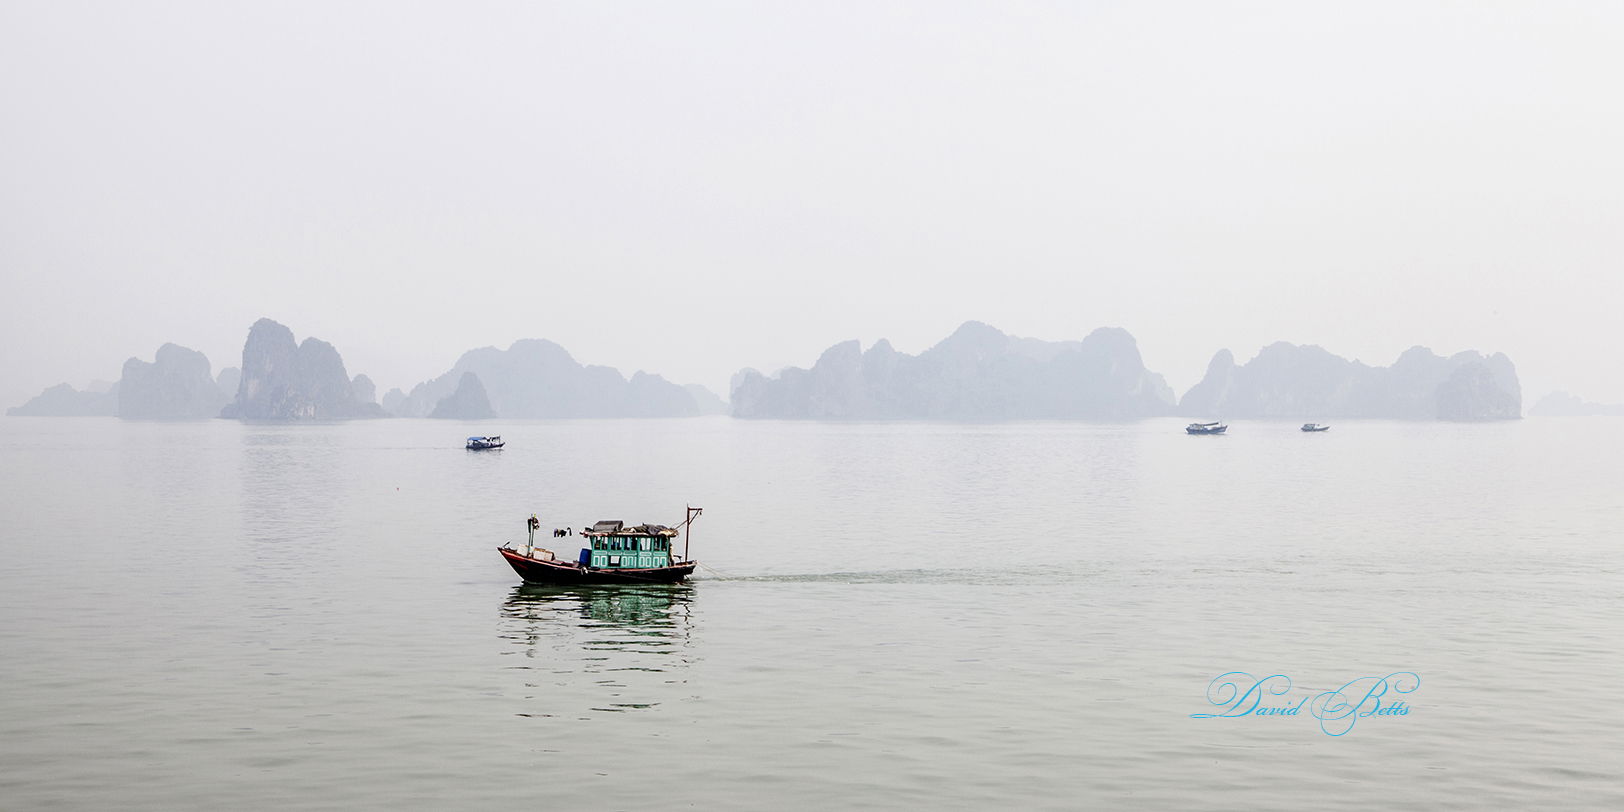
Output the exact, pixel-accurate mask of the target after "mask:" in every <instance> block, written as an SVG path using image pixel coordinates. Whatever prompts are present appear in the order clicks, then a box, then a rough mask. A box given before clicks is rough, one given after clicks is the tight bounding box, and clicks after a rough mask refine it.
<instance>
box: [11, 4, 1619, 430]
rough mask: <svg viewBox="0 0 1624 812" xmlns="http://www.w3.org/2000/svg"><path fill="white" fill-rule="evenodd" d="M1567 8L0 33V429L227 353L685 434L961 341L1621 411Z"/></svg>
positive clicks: (1586, 48)
mask: <svg viewBox="0 0 1624 812" xmlns="http://www.w3.org/2000/svg"><path fill="white" fill-rule="evenodd" d="M1621 18H1624V9H1621V8H1620V7H1618V6H1616V5H1613V4H1603V3H1573V4H1562V5H1560V6H1550V5H1533V4H1514V3H1473V4H1437V3H1421V4H1417V3H1361V4H1350V5H1346V6H1340V7H1324V6H1312V5H1303V4H1290V3H1275V4H1268V3H1257V4H1224V5H1213V4H1202V3H1163V4H1111V3H1091V4H1042V3H1034V4H1020V5H1002V6H998V7H990V6H985V5H975V4H950V3H890V4H873V3H863V4H841V3H835V4H817V5H815V6H807V5H804V4H761V3H684V4H674V5H649V6H637V7H628V6H622V5H605V4H593V3H577V4H548V5H544V6H536V5H532V4H518V3H481V4H474V5H464V6H459V7H457V8H456V9H455V10H452V9H451V8H449V7H433V6H426V5H421V4H405V5H402V4H381V3H347V4H326V3H320V4H318V3H294V4H276V5H268V6H261V7H247V8H244V7H235V6H233V7H227V6H221V5H219V4H212V3H201V2H196V3H172V4H163V5H145V4H115V5H107V4H88V3H50V4H7V5H5V6H4V7H0V102H3V104H0V142H3V143H4V144H5V148H4V149H3V150H0V342H3V344H4V346H5V347H6V352H5V353H4V360H3V361H0V399H3V401H4V404H3V405H14V404H17V403H20V402H22V401H23V400H24V399H26V398H27V397H30V396H32V395H33V394H36V393H38V392H39V391H40V390H41V389H43V388H44V387H46V386H49V385H52V384H55V383H58V382H61V381H68V382H70V383H74V384H75V385H83V384H85V383H87V382H88V381H90V380H92V379H97V378H100V379H105V380H113V379H116V378H117V376H118V370H119V366H120V364H122V362H123V360H124V359H125V358H127V357H129V356H132V355H137V356H140V357H143V358H150V357H151V354H152V352H153V351H154V350H155V349H156V348H157V347H158V346H159V345H160V344H162V343H164V342H166V341H173V342H176V343H179V344H183V345H186V346H188V347H192V348H195V349H198V350H201V351H203V352H204V353H205V354H207V355H208V357H209V359H210V361H211V362H213V364H214V366H215V368H216V369H218V368H220V367H222V366H226V365H234V364H236V363H237V361H238V357H239V354H240V352H241V348H242V342H243V338H244V335H245V333H246V330H247V327H248V325H249V324H251V323H252V322H253V321H254V320H255V319H257V318H259V317H261V316H269V317H271V318H275V319H277V320H278V321H281V322H282V323H284V324H287V325H289V326H290V327H292V328H293V329H294V331H295V332H296V333H297V334H298V335H299V336H301V337H302V336H305V335H314V336H318V337H320V338H323V339H325V340H327V341H330V342H332V343H333V344H334V345H335V346H336V347H338V348H339V350H340V351H341V352H342V353H343V354H344V359H345V361H346V364H347V366H348V368H349V369H350V371H351V372H352V373H355V372H362V373H366V374H367V375H369V376H370V377H371V378H372V379H373V380H375V381H376V382H377V384H378V386H379V391H380V392H382V391H384V390H387V389H389V388H391V387H397V386H398V387H402V388H409V387H410V386H411V385H412V384H414V383H417V382H420V381H423V380H426V379H428V378H430V377H433V376H435V375H438V374H441V373H443V372H444V371H445V370H446V369H448V368H449V367H450V366H451V364H452V362H454V361H455V360H456V358H457V356H458V355H459V354H460V353H461V352H463V351H464V350H466V349H469V348H473V347H477V346H484V345H497V346H502V347H505V346H507V345H508V344H510V343H511V342H512V341H513V340H515V339H518V338H524V337H543V338H549V339H552V340H554V341H557V342H559V343H560V344H562V345H564V346H565V347H567V348H568V349H569V350H570V351H571V352H572V353H573V354H574V355H575V357H576V358H577V359H578V360H581V361H583V362H586V363H598V364H607V365H611V366H616V367H618V368H620V369H621V371H622V372H624V373H627V374H630V373H631V372H632V371H634V370H637V369H645V370H649V371H653V372H658V373H660V374H662V375H664V376H666V377H667V378H669V379H672V380H675V381H680V382H685V383H688V382H694V383H703V384H705V385H707V386H709V387H711V388H712V389H714V390H716V391H718V392H722V393H725V391H726V389H727V381H728V378H729V376H730V375H732V373H734V372H735V371H736V370H738V369H739V368H741V367H745V366H749V367H755V368H758V369H762V370H764V371H771V370H774V369H777V368H779V367H782V366H784V365H788V364H796V365H802V366H805V365H808V364H810V363H811V362H812V361H813V360H815V359H816V357H817V354H818V353H820V352H821V351H822V350H823V349H824V348H826V347H828V346H829V345H831V344H833V343H835V342H837V341H840V340H844V339H849V338H859V339H862V340H863V341H864V343H865V345H866V344H868V343H869V342H872V341H874V340H876V339H879V338H881V337H887V338H889V339H891V341H892V343H893V344H894V345H895V346H896V347H897V349H898V350H900V351H903V352H910V353H916V352H919V351H920V350H922V349H924V348H926V347H928V346H930V345H931V344H934V343H935V342H936V341H938V340H940V339H941V338H942V337H944V336H946V335H948V334H949V333H950V332H951V331H952V330H953V329H954V328H955V327H956V326H958V325H959V324H960V323H962V322H964V321H965V320H967V319H978V320H981V321H985V322H987V323H989V324H991V325H994V326H996V327H998V328H1000V329H1002V330H1005V331H1007V332H1010V333H1012V334H1015V335H1022V336H1032V337H1037V338H1043V339H1049V340H1059V339H1079V338H1082V337H1083V336H1084V335H1086V334H1087V333H1088V332H1089V331H1090V330H1092V329H1094V328H1096V327H1100V326H1119V327H1123V328H1126V329H1127V330H1129V331H1130V332H1131V333H1132V334H1133V335H1134V336H1135V337H1136V338H1137V339H1138V341H1139V346H1140V349H1141V351H1142V352H1143V354H1144V357H1145V362H1146V365H1147V366H1148V367H1149V368H1150V369H1152V370H1155V371H1157V372H1160V373H1162V374H1164V375H1165V376H1166V377H1167V380H1168V382H1169V383H1170V384H1171V385H1172V386H1173V387H1174V388H1175V389H1176V390H1178V391H1179V392H1180V393H1181V394H1182V393H1183V392H1184V391H1185V390H1186V389H1188V388H1189V387H1190V386H1191V385H1193V384H1194V383H1195V382H1196V381H1197V380H1199V378H1200V376H1201V373H1202V371H1203V370H1204V369H1205V367H1206V364H1207V361H1208V360H1209V359H1210V358H1211V356H1212V354H1213V353H1214V352H1215V351H1217V350H1218V349H1220V348H1229V349H1231V350H1233V351H1234V352H1235V354H1236V356H1237V358H1238V359H1240V360H1242V361H1244V360H1245V359H1247V358H1249V357H1251V356H1252V355H1253V354H1255V353H1256V351H1257V350H1258V348H1260V347H1262V346H1264V345H1266V344H1268V343H1270V342H1273V341H1277V340H1288V341H1293V342H1299V343H1316V344H1320V345H1322V346H1324V347H1326V348H1327V349H1328V350H1330V351H1332V352H1335V353H1338V354H1341V355H1344V356H1348V357H1357V358H1359V359H1361V360H1363V361H1365V362H1367V363H1370V364H1381V365H1385V364H1389V363H1391V362H1392V361H1393V360H1394V359H1395V358H1396V357H1397V356H1398V355H1399V353H1401V352H1402V351H1403V350H1405V349H1406V348H1408V347H1410V346H1411V345H1414V344H1422V345H1426V346H1429V347H1431V348H1432V349H1434V350H1436V351H1438V352H1439V353H1442V354H1445V355H1447V354H1450V353H1454V352H1457V351H1459V350H1463V349H1476V350H1481V351H1484V352H1490V353H1492V352H1505V353H1506V354H1507V355H1509V356H1510V357H1511V358H1512V360H1513V361H1514V362H1515V363H1516V364H1517V368H1518V372H1519V374H1520V376H1521V378H1522V381H1523V388H1524V393H1525V396H1526V400H1527V402H1529V403H1532V402H1533V401H1534V400H1536V399H1537V398H1539V397H1540V396H1541V395H1543V394H1544V393H1546V392H1548V391H1550V390H1552V389H1567V390H1570V391H1573V392H1575V393H1576V394H1579V395H1582V396H1584V397H1586V398H1589V399H1593V400H1600V401H1612V402H1624V372H1621V371H1620V367H1619V366H1618V365H1617V364H1616V363H1614V361H1615V345H1616V339H1617V335H1618V330H1617V326H1616V316H1615V313H1614V311H1615V309H1616V306H1617V305H1616V303H1617V302H1619V301H1621V300H1624V275H1620V274H1618V273H1617V272H1616V258H1617V257H1618V256H1619V255H1620V248H1621V247H1624V246H1621V244H1620V243H1621V240H1624V237H1621V236H1620V235H1621V234H1624V230H1620V229H1619V228H1618V224H1619V222H1620V219H1621V218H1620V215H1621V214H1624V198H1621V197H1620V195H1619V194H1618V192H1617V190H1618V189H1620V188H1624V154H1621V153H1620V152H1619V151H1618V150H1617V149H1616V144H1618V143H1620V141H1621V140H1624V100H1621V97H1620V95H1619V94H1618V93H1617V92H1616V87H1615V85H1616V77H1618V76H1620V75H1624V48H1620V47H1619V45H1620V43H1619V42H1618V39H1619V37H1618V34H1617V32H1618V31H1620V30H1624V19H1621Z"/></svg>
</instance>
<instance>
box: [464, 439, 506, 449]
mask: <svg viewBox="0 0 1624 812" xmlns="http://www.w3.org/2000/svg"><path fill="white" fill-rule="evenodd" d="M505 445H507V443H504V442H502V438H501V437H469V438H468V450H469V451H484V450H486V449H491V448H501V447H502V446H505Z"/></svg>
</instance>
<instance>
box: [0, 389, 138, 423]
mask: <svg viewBox="0 0 1624 812" xmlns="http://www.w3.org/2000/svg"><path fill="white" fill-rule="evenodd" d="M116 414H118V384H113V386H112V388H111V389H109V390H107V391H105V392H96V391H84V392H81V391H79V390H77V389H74V388H73V387H72V386H69V385H68V384H65V383H59V384H57V385H56V386H53V387H51V388H49V389H46V390H45V391H44V392H41V393H39V394H38V395H35V396H34V397H33V398H30V399H29V401H28V402H27V403H24V404H22V405H21V406H13V407H11V408H9V409H7V410H6V415H7V416H8V417H112V416H113V415H116Z"/></svg>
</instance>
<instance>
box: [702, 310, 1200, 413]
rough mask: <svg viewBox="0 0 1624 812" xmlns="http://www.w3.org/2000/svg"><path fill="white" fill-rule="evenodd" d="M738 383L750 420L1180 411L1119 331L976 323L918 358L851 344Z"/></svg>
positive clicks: (741, 407)
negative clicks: (1046, 336)
mask: <svg viewBox="0 0 1624 812" xmlns="http://www.w3.org/2000/svg"><path fill="white" fill-rule="evenodd" d="M734 381H735V385H734V389H733V392H732V398H731V402H732V409H733V415H734V416H735V417H748V418H758V417H764V418H809V419H837V420H871V419H882V420H883V419H906V418H913V419H920V418H923V419H930V418H940V419H952V420H1009V419H1023V418H1051V419H1055V418H1059V419H1094V420H1131V419H1135V418H1140V417H1150V416H1154V415H1163V414H1168V413H1170V412H1171V411H1172V409H1173V404H1174V398H1173V392H1172V390H1171V389H1169V388H1168V386H1167V383H1166V382H1165V381H1163V380H1162V377H1161V376H1160V375H1157V374H1155V373H1153V372H1150V371H1149V370H1147V369H1145V366H1144V363H1143V361H1142V359H1141V358H1140V355H1139V348H1138V345H1137V343H1136V342H1135V341H1134V339H1133V336H1131V335H1129V334H1128V332H1127V331H1125V330H1121V329H1116V328H1101V329H1098V330H1095V331H1094V332H1092V333H1090V334H1089V335H1088V337H1087V338H1084V339H1083V340H1082V341H1039V340H1037V339H1031V338H1017V337H1014V336H1010V335H1006V334H1004V333H1003V332H1001V331H999V330H997V329H994V328H992V327H989V326H987V325H985V324H982V323H981V322H975V321H972V322H966V323H965V324H964V325H963V326H961V327H959V329H958V330H957V331H955V332H954V333H953V334H952V335H951V336H948V337H947V338H946V339H944V340H943V341H942V342H941V343H939V344H937V345H936V346H934V347H931V348H930V349H928V350H926V351H924V352H922V353H920V354H919V355H917V356H914V355H908V354H906V353H901V352H898V351H897V350H896V349H894V348H893V347H892V346H891V344H890V342H888V341H885V340H883V339H882V340H880V341H878V342H876V343H875V344H874V345H873V346H871V347H869V348H868V350H866V351H865V350H863V349H862V347H861V345H859V344H858V342H856V341H847V342H843V343H841V344H836V345H835V346H833V347H830V348H829V349H828V350H826V351H825V352H824V353H823V355H822V356H821V357H819V358H818V360H817V363H815V364H813V365H812V368H811V369H800V368H794V367H791V368H789V369H785V370H783V371H781V372H779V373H778V374H777V375H776V376H773V377H768V376H765V375H762V374H761V373H759V372H756V371H755V370H743V371H741V372H740V373H739V374H738V375H736V376H735V377H734Z"/></svg>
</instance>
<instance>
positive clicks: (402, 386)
mask: <svg viewBox="0 0 1624 812" xmlns="http://www.w3.org/2000/svg"><path fill="white" fill-rule="evenodd" d="M263 318H264V319H269V320H270V321H273V322H275V321H276V320H275V319H274V318H271V317H269V316H266V317H263ZM277 323H278V324H280V322H277ZM977 324H979V325H984V326H987V327H991V328H993V329H994V330H998V331H1000V332H1003V333H1005V334H1007V335H1009V336H1010V337H1011V338H1013V339H1026V340H1034V339H1035V337H1033V336H1023V335H1020V334H1018V333H1015V332H1011V331H1008V330H1004V329H1003V328H1002V327H1001V326H1000V325H996V324H987V323H986V322H983V321H980V320H976V319H972V320H970V321H967V322H965V323H963V324H961V325H959V326H958V327H957V328H955V330H953V331H950V332H949V333H948V334H944V335H943V336H941V337H938V338H937V339H936V340H935V341H933V342H931V343H930V344H928V345H926V346H924V347H920V348H918V349H914V350H910V349H908V348H901V347H895V349H896V350H897V351H899V352H900V353H902V354H904V355H913V356H917V355H919V354H920V353H922V352H925V351H926V350H929V349H931V348H933V347H936V346H938V345H940V344H942V343H943V342H945V341H947V340H948V339H949V338H950V337H951V336H952V335H953V334H954V333H956V332H957V331H958V330H961V329H963V328H964V327H967V326H969V325H977ZM289 326H290V327H292V326H293V325H289ZM1112 329H1120V328H1114V327H1111V326H1108V325H1106V326H1100V327H1095V328H1093V329H1090V330H1087V331H1085V333H1084V334H1083V335H1078V336H1071V337H1065V338H1060V339H1035V340H1039V341H1045V342H1061V343H1064V342H1075V341H1077V340H1079V339H1082V338H1083V337H1084V336H1085V335H1088V334H1091V333H1094V332H1097V331H1102V330H1112ZM244 332H245V333H246V332H247V331H244ZM294 333H295V334H296V335H297V337H298V340H299V341H303V340H304V339H305V338H314V339H317V340H322V341H325V339H323V338H322V336H319V335H315V334H310V333H303V332H301V331H299V330H294ZM1128 333H1129V336H1130V337H1131V338H1133V339H1134V341H1135V343H1136V344H1139V343H1141V340H1140V337H1139V336H1137V335H1133V334H1132V332H1131V331H1128ZM526 341H544V342H548V343H552V344H555V345H557V346H559V347H561V348H562V349H563V350H564V351H565V352H567V353H569V354H570V356H571V357H572V358H573V359H574V360H575V361H576V362H577V363H579V364H581V365H583V366H602V367H609V368H611V369H613V370H615V371H616V372H618V373H619V374H620V375H621V377H623V378H631V377H632V376H633V375H635V374H638V373H642V374H647V375H655V376H658V377H661V378H664V379H665V380H667V381H670V382H672V383H675V384H681V385H687V384H697V385H700V386H704V387H705V388H706V389H709V390H710V391H711V392H713V393H715V394H716V395H718V396H720V397H721V398H722V399H723V400H724V401H727V400H730V399H731V396H732V394H733V393H732V391H731V390H732V387H731V385H730V383H731V379H732V378H736V377H737V376H738V375H740V374H742V373H744V372H747V371H755V372H757V373H759V374H762V375H764V376H766V377H768V378H776V377H778V376H779V375H780V374H781V373H783V372H784V371H785V370H787V369H809V368H811V367H813V366H814V365H815V364H816V362H817V361H818V359H819V358H820V357H821V356H822V355H823V354H824V353H825V352H826V351H828V350H829V349H830V348H831V347H833V346H835V345H837V344H843V343H847V342H850V341H857V342H858V344H859V346H860V347H861V348H862V349H863V350H865V351H866V350H869V349H872V348H874V347H875V346H876V345H879V344H881V343H882V342H883V343H888V344H889V343H891V342H890V341H889V339H886V338H884V337H881V338H878V339H875V340H874V341H868V342H864V341H862V340H860V339H845V340H842V341H836V342H831V343H830V344H829V345H828V346H825V347H822V348H819V349H817V350H816V351H815V352H812V353H811V354H810V355H809V357H808V360H806V361H805V362H802V363H791V364H788V365H786V366H783V367H778V368H775V369H756V368H754V367H747V366H739V367H737V368H735V369H734V370H733V373H732V374H731V376H730V380H729V382H727V383H724V385H722V386H720V387H716V386H711V385H709V384H706V383H700V382H696V381H684V380H678V379H675V378H672V377H671V376H669V375H666V374H664V373H663V372H661V371H660V370H658V369H649V368H646V367H632V368H630V369H628V368H625V367H619V366H614V365H611V364H600V363H597V362H594V361H592V360H591V359H583V358H580V357H578V356H577V355H576V354H575V352H574V351H573V350H572V349H571V348H570V347H569V346H568V345H567V344H565V343H563V342H561V341H557V340H554V339H551V338H547V337H545V336H526V337H521V338H517V339H514V340H513V341H511V342H508V343H506V344H500V345H497V344H491V345H485V346H483V347H469V348H467V349H465V350H463V351H461V352H459V353H457V355H456V358H455V359H454V360H453V361H452V362H450V363H447V364H446V365H445V366H444V367H441V368H440V369H439V370H438V371H437V372H434V373H431V374H429V375H427V376H425V377H424V378H422V379H421V380H417V381H412V382H408V383H390V382H379V381H378V380H377V379H376V376H374V375H372V374H371V373H370V372H369V371H368V370H366V369H362V368H360V367H358V366H357V365H355V364H354V363H352V362H350V361H349V359H348V357H347V356H345V353H344V348H343V347H341V346H337V347H336V349H337V350H338V352H339V355H340V356H341V357H344V364H345V367H346V369H347V370H348V372H349V374H351V375H365V376H367V378H368V379H370V380H372V382H373V384H374V385H375V386H376V389H377V393H378V394H379V395H380V396H381V395H382V394H383V393H385V392H388V391H390V390H393V389H398V390H400V391H401V392H402V393H406V394H410V393H411V392H412V391H413V390H414V388H417V387H420V386H422V385H424V384H426V383H428V382H430V381H432V380H433V379H434V378H436V377H438V376H439V375H441V374H444V373H445V372H446V370H449V369H452V368H453V367H454V365H455V364H456V363H457V361H460V360H461V359H462V358H463V357H464V356H466V355H468V354H470V353H473V352H477V351H480V350H493V349H494V350H507V349H509V348H511V347H513V346H515V345H517V344H522V343H523V342H526ZM165 343H166V344H175V345H178V346H181V347H184V348H186V349H192V350H195V349H196V348H195V347H188V346H187V345H185V344H184V343H182V342H165ZM327 343H332V342H327ZM1274 344H1288V345H1292V346H1298V347H1305V348H1318V349H1323V350H1325V351H1326V352H1328V353H1330V354H1332V355H1335V356H1338V357H1341V358H1344V359H1346V360H1348V361H1350V362H1353V363H1355V364H1363V365H1365V366H1370V367H1386V366H1389V365H1391V364H1392V363H1393V361H1392V360H1389V361H1386V362H1382V361H1375V362H1372V361H1369V360H1366V359H1361V358H1353V357H1347V356H1343V355H1341V354H1340V353H1337V352H1336V351H1335V349H1334V348H1326V347H1321V346H1320V345H1316V344H1313V343H1302V344H1297V343H1295V342H1271V344H1270V345H1265V346H1264V347H1259V348H1258V349H1257V350H1256V351H1255V352H1253V353H1251V354H1249V355H1248V354H1241V353H1235V354H1234V358H1235V360H1236V361H1237V362H1238V363H1240V364H1241V365H1245V364H1246V363H1247V362H1249V361H1251V360H1254V359H1256V358H1257V357H1258V356H1259V355H1261V354H1262V353H1263V351H1264V350H1266V349H1267V348H1268V347H1269V346H1272V345H1274ZM892 346H893V347H894V344H893V345H892ZM1413 348H1420V349H1425V350H1429V351H1431V352H1434V353H1436V354H1438V355H1441V356H1443V357H1445V358H1447V357H1450V356H1453V355H1455V354H1456V353H1455V352H1439V351H1438V350H1437V349H1436V348H1432V347H1425V346H1423V345H1418V344H1417V345H1411V346H1410V347H1406V349H1405V351H1408V350H1410V349H1413ZM1474 351H1476V352H1481V353H1482V354H1484V355H1494V354H1496V351H1495V350H1492V349H1484V348H1463V349H1462V350H1460V352H1474ZM1226 352H1232V351H1231V350H1230V349H1229V348H1227V347H1224V348H1218V349H1216V350H1214V351H1213V352H1212V353H1209V354H1208V361H1209V363H1210V362H1211V361H1212V360H1213V359H1214V357H1215V356H1217V355H1221V354H1223V353H1226ZM151 355H152V353H150V352H149V353H145V354H142V353H137V354H135V355H131V356H128V358H129V359H133V360H141V361H145V360H147V359H149V358H150V357H151ZM242 355H243V354H242V351H241V350H239V351H238V352H237V353H236V354H235V356H233V357H232V358H231V359H230V360H228V361H217V360H216V359H214V358H213V357H210V356H208V354H207V353H204V356H205V357H207V358H208V360H209V364H210V369H211V373H212V374H214V375H219V373H220V372H221V371H222V370H224V369H227V368H239V367H240V366H241V364H242ZM1401 355H1402V353H1401ZM1396 358H1397V356H1395V359H1394V360H1396ZM1511 360H1512V362H1513V363H1515V361H1516V359H1515V358H1513V359H1511ZM1145 367H1146V369H1147V370H1148V371H1149V372H1152V373H1156V374H1157V375H1158V376H1160V377H1163V378H1165V377H1166V376H1165V375H1162V374H1161V371H1160V370H1158V369H1156V368H1155V367H1154V366H1152V365H1150V364H1149V363H1146V364H1145ZM1205 371H1206V370H1205V368H1203V372H1205ZM118 379H119V375H118V374H112V375H110V376H107V377H99V378H91V379H89V380H86V381H77V382H76V381H57V382H55V383H53V384H50V385H49V386H55V385H57V384H61V383H67V384H69V385H70V386H72V387H73V388H75V389H77V390H81V391H94V390H93V389H92V387H94V388H95V390H101V389H105V387H106V386H108V385H111V384H114V383H117V382H118ZM1200 380H1201V379H1200V378H1198V379H1197V380H1196V381H1193V382H1191V383H1189V384H1188V385H1183V386H1181V385H1179V384H1178V383H1177V382H1174V381H1170V380H1169V381H1167V383H1168V385H1169V387H1170V388H1171V389H1172V390H1173V395H1174V399H1175V400H1179V399H1182V398H1183V396H1184V395H1185V394H1187V393H1188V392H1189V391H1190V390H1191V389H1192V388H1193V387H1195V386H1196V385H1197V384H1198V383H1199V382H1200ZM44 388H46V387H41V389H42V390H43V389H44ZM1553 391H1555V392H1562V391H1563V390H1553ZM38 394H39V392H38V391H36V392H34V393H33V394H31V395H29V396H28V397H30V398H31V397H33V396H34V395H38ZM1523 394H1524V395H1525V396H1526V395H1527V394H1528V393H1527V392H1526V391H1525V392H1524V393H1523ZM1542 394H1543V393H1542ZM26 399H27V398H24V400H26ZM21 402H22V400H19V401H18V403H8V404H4V405H5V406H16V405H18V404H20V403H21ZM1529 402H1530V403H1532V402H1533V401H1532V399H1530V401H1529ZM498 416H501V415H498Z"/></svg>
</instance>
